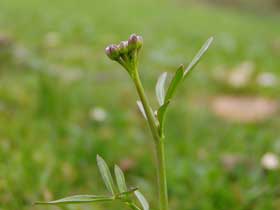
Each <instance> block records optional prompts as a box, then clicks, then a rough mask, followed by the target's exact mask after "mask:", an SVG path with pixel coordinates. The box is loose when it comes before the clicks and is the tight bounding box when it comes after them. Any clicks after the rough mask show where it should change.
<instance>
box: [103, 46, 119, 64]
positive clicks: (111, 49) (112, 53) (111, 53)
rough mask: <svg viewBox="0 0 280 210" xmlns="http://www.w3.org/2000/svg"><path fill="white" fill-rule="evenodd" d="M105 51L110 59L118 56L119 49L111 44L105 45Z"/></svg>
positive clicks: (115, 58)
mask: <svg viewBox="0 0 280 210" xmlns="http://www.w3.org/2000/svg"><path fill="white" fill-rule="evenodd" d="M105 52H106V54H107V56H108V57H109V58H111V59H112V60H117V59H118V58H119V56H120V49H119V47H118V46H117V45H115V44H112V45H110V46H108V47H106V49H105Z"/></svg>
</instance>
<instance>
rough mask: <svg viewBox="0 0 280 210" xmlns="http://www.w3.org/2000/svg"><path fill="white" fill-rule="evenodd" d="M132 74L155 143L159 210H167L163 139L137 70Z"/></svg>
mask: <svg viewBox="0 0 280 210" xmlns="http://www.w3.org/2000/svg"><path fill="white" fill-rule="evenodd" d="M133 72H135V74H133V75H132V78H133V80H134V83H135V86H136V89H137V92H138V95H139V97H140V99H141V102H142V104H143V108H144V110H145V113H146V116H147V121H148V124H149V127H150V130H151V132H152V135H153V138H154V141H155V149H156V161H157V180H158V196H159V209H160V210H168V193H167V180H166V165H165V153H164V141H163V137H162V136H160V135H159V130H158V127H157V124H156V120H155V117H154V114H153V111H152V109H151V106H150V104H149V101H148V98H147V97H146V94H145V91H144V88H143V85H142V83H141V80H140V78H139V74H138V71H137V69H135V71H133Z"/></svg>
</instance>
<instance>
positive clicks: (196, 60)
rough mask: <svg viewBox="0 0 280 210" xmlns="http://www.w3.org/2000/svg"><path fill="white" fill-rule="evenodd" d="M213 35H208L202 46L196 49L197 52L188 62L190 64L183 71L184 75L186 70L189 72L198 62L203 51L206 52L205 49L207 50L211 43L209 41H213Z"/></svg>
mask: <svg viewBox="0 0 280 210" xmlns="http://www.w3.org/2000/svg"><path fill="white" fill-rule="evenodd" d="M213 39H214V38H213V37H210V38H209V39H208V40H207V41H206V42H205V43H204V44H203V46H202V47H201V48H200V50H199V51H198V53H197V54H196V55H195V56H194V58H193V59H192V61H191V62H190V64H189V65H188V67H187V68H186V70H185V72H184V77H185V76H186V74H187V73H188V72H190V71H191V70H192V69H193V68H194V67H195V66H196V64H198V62H199V61H200V59H201V58H202V56H203V55H204V53H206V51H207V50H208V48H209V46H210V45H211V43H212V42H213Z"/></svg>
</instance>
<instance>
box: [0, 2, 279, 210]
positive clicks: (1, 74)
mask: <svg viewBox="0 0 280 210" xmlns="http://www.w3.org/2000/svg"><path fill="white" fill-rule="evenodd" d="M279 20H280V17H279V16H277V15H275V14H274V15H273V16H269V15H266V16H262V15H259V14H255V13H254V14H248V13H246V12H244V11H241V12H240V11H236V10H235V11H233V10H227V9H224V8H223V9H222V8H215V7H208V6H203V5H200V6H198V5H194V4H189V3H188V2H184V1H172V2H171V1H170V2H167V1H165V2H163V1H159V0H155V1H148V0H142V1H129V0H120V1H115V0H108V1H97V0H94V1H89V0H81V1H79V2H77V1H74V0H67V1H66V0H60V1H51V2H50V1H37V0H27V1H20V0H1V2H0V209H21V210H27V209H29V210H35V209H55V207H42V206H40V207H36V206H32V205H31V204H32V202H34V201H36V200H52V199H54V198H59V197H63V196H67V195H69V196H70V195H73V194H102V193H104V192H106V189H105V188H104V186H103V184H102V181H101V179H100V176H99V174H98V169H97V167H96V164H95V157H96V154H100V155H101V156H102V157H104V159H106V160H107V161H108V165H109V166H111V170H113V163H117V164H118V165H119V166H120V168H121V169H122V170H123V171H124V172H125V174H126V178H127V183H128V185H129V184H131V183H133V185H134V186H139V187H140V190H141V192H143V194H145V196H146V197H148V198H149V200H151V201H152V202H151V206H152V207H153V206H154V204H155V199H156V192H155V191H154V184H155V177H154V172H155V171H154V164H153V156H152V152H151V151H152V147H153V145H152V143H151V141H150V139H151V136H150V134H149V131H148V130H147V128H146V126H145V123H144V122H143V118H142V116H141V113H140V112H139V110H138V108H137V105H136V100H137V96H136V94H135V90H134V87H133V85H132V84H131V83H130V82H129V79H128V78H127V74H126V72H125V71H123V70H122V69H121V68H120V67H119V66H118V65H117V64H114V63H112V62H110V61H109V60H108V58H107V57H106V55H105V54H104V47H105V46H106V45H107V44H108V41H111V42H112V43H115V42H119V41H120V40H122V39H126V38H127V36H128V35H129V34H131V33H132V32H136V33H138V34H141V35H142V36H143V37H144V39H145V45H144V48H143V54H142V56H141V66H140V71H141V77H142V78H143V81H144V85H145V88H146V90H147V91H148V94H149V95H150V96H153V98H155V97H154V87H155V84H156V80H157V78H158V76H159V75H160V73H161V72H163V71H166V72H168V73H174V72H175V71H176V69H177V68H178V66H179V64H181V63H184V64H185V65H187V63H185V62H186V61H190V59H191V58H192V57H193V56H194V54H195V53H196V52H197V50H198V49H199V47H200V46H201V44H202V43H203V42H204V41H205V40H206V39H207V38H208V37H210V36H212V35H213V36H214V37H215V42H214V44H213V46H212V47H211V50H210V51H209V53H208V54H207V56H206V57H205V58H204V59H203V60H202V62H201V63H200V64H199V65H198V66H197V68H196V69H195V71H193V72H192V73H191V74H190V75H189V77H188V78H187V79H186V81H185V82H184V85H182V86H181V87H180V88H181V89H182V90H181V91H178V94H177V95H176V96H175V100H174V102H173V103H171V104H170V105H169V106H170V110H169V112H168V113H167V115H168V116H167V119H168V123H166V124H167V128H166V131H167V136H166V139H167V140H166V144H167V151H166V153H167V165H168V181H169V193H170V206H171V207H170V209H201V210H217V209H228V210H230V209H232V210H241V209H243V210H245V209H254V210H262V209H266V210H274V209H277V208H278V207H279V202H280V200H279V190H278V189H279V187H280V183H279V168H278V165H279V163H278V161H279V160H278V158H279V155H280V140H279V133H278V130H279V125H280V122H279V119H280V118H279V109H278V107H279V104H278V99H279V92H280V81H279V76H280V74H279V69H280V59H279V57H280V27H279ZM152 103H153V105H154V107H155V108H157V106H158V105H157V102H156V99H155V100H154V101H152ZM129 186H130V185H129ZM110 208H112V206H110V205H108V204H106V205H103V204H97V205H94V206H93V205H86V206H79V205H77V206H74V207H71V208H69V209H71V210H72V209H75V210H76V209H77V210H78V209H84V210H85V209H100V210H102V209H110ZM114 209H123V206H122V205H120V206H117V207H115V206H114Z"/></svg>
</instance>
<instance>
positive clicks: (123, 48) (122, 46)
mask: <svg viewBox="0 0 280 210" xmlns="http://www.w3.org/2000/svg"><path fill="white" fill-rule="evenodd" d="M119 49H120V53H121V54H126V53H127V51H128V42H127V41H122V42H121V43H120V44H119Z"/></svg>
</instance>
